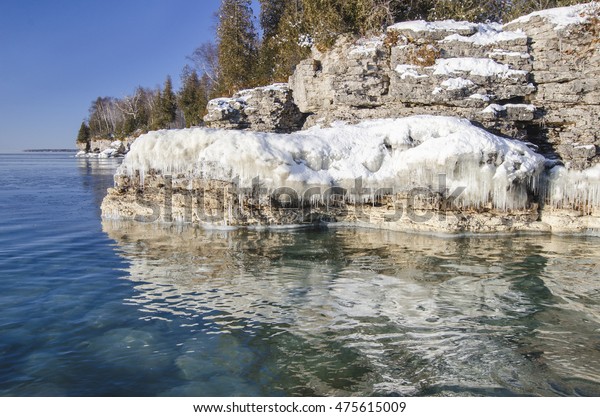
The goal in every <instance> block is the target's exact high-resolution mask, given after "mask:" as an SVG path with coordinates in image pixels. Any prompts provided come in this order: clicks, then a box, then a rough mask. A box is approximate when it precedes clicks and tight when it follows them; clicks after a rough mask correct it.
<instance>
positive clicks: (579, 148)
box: [102, 3, 600, 235]
mask: <svg viewBox="0 0 600 417" xmlns="http://www.w3.org/2000/svg"><path fill="white" fill-rule="evenodd" d="M599 13H600V7H599V6H598V5H597V4H595V3H590V4H588V5H579V6H573V7H570V8H561V9H553V10H548V11H544V12H538V13H534V14H532V15H529V16H525V17H523V18H520V19H517V20H516V21H513V22H510V23H509V24H507V25H504V26H501V25H497V24H472V23H468V22H453V21H445V22H403V23H400V24H396V25H394V26H391V27H389V28H388V29H387V32H386V33H385V34H384V35H382V36H381V37H378V38H373V39H357V40H356V39H348V38H344V39H340V40H339V41H338V43H337V44H336V45H335V46H334V48H333V49H331V50H329V51H326V52H319V51H317V50H315V51H314V53H313V56H312V57H311V58H310V59H308V60H305V61H303V62H302V63H301V64H300V65H299V66H298V67H297V69H296V72H295V73H294V75H293V76H292V77H291V78H290V82H289V84H288V85H285V84H278V85H275V86H268V87H260V88H258V89H253V90H245V91H242V92H240V93H238V94H236V95H235V96H234V97H231V98H221V99H216V100H213V101H212V102H211V103H209V107H208V115H207V116H206V118H205V121H206V123H207V125H208V126H210V127H213V128H214V129H205V128H196V129H184V130H181V131H161V132H150V133H149V134H147V135H143V136H141V137H140V138H138V139H137V140H136V142H134V143H133V144H132V145H131V151H130V152H129V153H128V154H127V156H126V158H125V160H124V164H123V166H122V167H121V169H120V170H119V171H118V173H117V175H116V176H115V187H114V188H112V189H110V190H109V192H108V195H107V197H106V198H105V199H104V201H103V204H102V213H103V216H104V217H105V218H118V219H130V220H136V221H140V222H156V221H162V222H186V223H195V224H199V225H203V226H207V227H289V226H298V225H311V224H330V225H346V226H348V225H349V226H359V227H375V228H385V229H390V230H399V231H409V232H426V233H449V234H456V233H515V232H534V233H580V234H590V235H600V168H599V167H600V165H598V162H599V161H600V151H599V150H600V133H598V132H599V131H598V128H597V127H598V124H599V123H600V88H599V87H600V69H599V66H598V64H599V63H600V51H599V49H600V44H599V43H598V42H597V39H598V33H600V20H599V19H598V16H599ZM423 114H425V115H436V116H437V117H436V116H417V119H415V118H414V117H413V118H411V117H409V116H414V115H423ZM439 116H447V120H446V119H443V118H440V117H439ZM418 117H425V118H423V119H418ZM427 117H429V118H427ZM381 119H386V120H381ZM464 119H468V120H470V121H471V123H472V124H468V125H467V124H466V123H467V122H466V120H464ZM368 120H374V121H373V122H372V123H371V124H369V122H365V121H368ZM376 120H379V121H376ZM340 122H343V123H342V124H340ZM357 122H361V123H359V125H358V127H356V129H357V130H356V129H355V130H352V129H354V128H351V127H348V123H350V124H352V123H357ZM416 122H420V123H421V124H422V126H423V127H419V126H421V125H419V124H415V123H416ZM377 123H379V124H377ZM428 125H430V126H428ZM311 126H312V128H311ZM326 126H332V127H331V128H329V129H330V130H328V129H327V128H325V127H326ZM300 128H303V129H304V130H302V131H300V132H298V130H299V129H300ZM426 128H429V130H428V129H426ZM223 129H229V130H227V132H229V133H225V132H226V131H225V130H223ZM307 129H308V130H307ZM361 129H362V130H361ZM386 129H387V130H386ZM403 129H404V130H406V132H405V131H404V130H403ZM253 131H257V132H278V133H256V134H253V133H252V132H253ZM289 132H297V133H292V134H289ZM303 132H304V133H303ZM490 132H491V133H490ZM353 135H354V136H355V137H356V141H354V142H347V141H346V139H347V138H348V137H351V138H352V137H354V136H353ZM323 137H325V139H323V141H322V142H319V140H321V139H322V138H323ZM508 137H510V138H513V139H507V138H508ZM319 138H321V139H319ZM364 138H367V139H368V140H367V139H364ZM359 139H361V140H363V139H364V140H365V141H367V142H368V141H371V142H368V143H369V146H370V147H368V146H366V145H365V146H363V145H362V144H361V141H360V140H359ZM310 141H314V146H313V148H310V143H311V142H310ZM307 142H308V143H309V145H306V143H307ZM175 144H176V145H175ZM334 145H335V146H334ZM411 158H412V159H411ZM406 161H409V162H406ZM344 164H346V165H344ZM342 166H343V169H342V168H340V167H342ZM344 169H345V171H344ZM440 175H443V178H444V181H445V182H444V185H448V187H441V186H439V184H438V183H436V182H435V181H434V180H437V179H438V177H439V176H440ZM357 180H359V181H364V184H365V189H364V192H363V186H362V182H356V181H357ZM446 182H447V183H446ZM460 187H462V188H464V190H463V191H461V193H458V194H457V193H456V192H454V191H453V190H456V189H458V188H460ZM309 190H312V191H310V192H309ZM357 190H359V191H357Z"/></svg>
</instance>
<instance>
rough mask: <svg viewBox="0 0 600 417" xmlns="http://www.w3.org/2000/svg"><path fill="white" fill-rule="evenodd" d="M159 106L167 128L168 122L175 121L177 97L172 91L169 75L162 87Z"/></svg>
mask: <svg viewBox="0 0 600 417" xmlns="http://www.w3.org/2000/svg"><path fill="white" fill-rule="evenodd" d="M161 107H162V112H163V116H164V125H165V128H169V126H170V124H171V123H173V122H174V121H175V116H176V113H177V97H176V96H175V93H174V92H173V82H172V81H171V77H170V76H167V79H166V80H165V86H164V88H163V93H162V100H161Z"/></svg>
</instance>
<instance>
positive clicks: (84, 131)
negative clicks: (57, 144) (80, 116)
mask: <svg viewBox="0 0 600 417" xmlns="http://www.w3.org/2000/svg"><path fill="white" fill-rule="evenodd" d="M77 142H78V143H82V144H85V145H86V146H85V148H86V150H89V147H90V128H89V126H88V125H87V123H85V122H81V127H80V128H79V133H78V134H77Z"/></svg>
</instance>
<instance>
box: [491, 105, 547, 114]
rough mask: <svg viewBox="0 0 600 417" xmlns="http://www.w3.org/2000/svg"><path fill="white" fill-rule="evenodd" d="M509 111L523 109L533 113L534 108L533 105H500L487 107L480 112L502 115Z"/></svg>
mask: <svg viewBox="0 0 600 417" xmlns="http://www.w3.org/2000/svg"><path fill="white" fill-rule="evenodd" d="M509 109H523V110H526V111H529V112H534V111H535V109H536V108H535V106H534V105H533V104H505V105H501V104H495V103H494V104H490V105H489V106H487V107H486V108H485V109H483V110H482V111H481V113H492V114H498V113H502V112H505V111H507V110H509Z"/></svg>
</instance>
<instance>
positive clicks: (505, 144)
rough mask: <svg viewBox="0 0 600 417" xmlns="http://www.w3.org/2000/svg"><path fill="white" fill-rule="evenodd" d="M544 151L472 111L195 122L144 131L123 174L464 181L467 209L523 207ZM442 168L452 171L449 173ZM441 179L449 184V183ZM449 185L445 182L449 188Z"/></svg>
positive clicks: (310, 181)
mask: <svg viewBox="0 0 600 417" xmlns="http://www.w3.org/2000/svg"><path fill="white" fill-rule="evenodd" d="M544 161H545V159H544V158H543V157H542V156H541V155H538V154H536V153H535V152H533V151H532V150H530V149H529V148H528V147H527V146H526V145H525V144H524V143H522V142H518V141H513V140H509V139H505V138H501V137H498V136H495V135H493V134H491V133H489V132H486V131H485V130H483V129H480V128H477V127H475V126H473V125H472V124H471V123H470V122H469V121H467V120H465V119H458V118H454V117H441V116H412V117H407V118H401V119H381V120H370V121H364V122H362V123H360V124H358V125H346V124H342V123H338V124H336V125H334V126H333V127H331V128H320V127H315V128H311V129H308V130H304V131H300V132H295V133H292V134H275V133H259V132H250V131H231V130H215V129H205V128H192V129H183V130H162V131H157V132H150V133H148V134H146V135H144V136H142V137H140V138H139V139H138V140H137V141H136V142H135V143H134V144H133V145H132V147H131V151H130V152H129V154H128V155H127V156H126V158H125V160H124V162H123V164H122V166H121V168H120V171H119V172H118V175H129V176H134V175H137V174H138V173H139V175H140V177H141V180H142V182H143V178H144V176H145V175H146V174H147V173H149V172H150V171H151V170H152V171H155V172H160V173H162V174H166V175H173V176H176V175H179V174H184V175H186V176H190V177H194V178H205V179H216V180H224V181H232V180H233V179H234V178H235V179H237V181H239V183H240V185H242V186H248V185H249V184H252V180H253V179H255V178H256V177H259V178H260V183H261V187H266V188H267V189H269V190H274V189H276V188H278V187H290V188H292V189H294V190H295V191H296V192H297V193H298V195H304V192H305V191H306V190H308V189H309V188H311V187H314V186H320V187H332V186H335V187H343V188H344V189H346V190H350V189H352V188H353V187H354V185H355V179H357V178H360V179H361V180H362V184H363V186H364V187H365V189H370V190H371V191H370V192H371V193H374V192H375V191H374V190H382V189H387V190H390V189H391V190H393V192H394V193H402V192H410V191H411V190H414V189H415V188H419V187H425V188H427V189H430V190H432V191H433V192H439V193H440V194H441V195H442V196H447V195H448V194H447V193H452V192H453V191H455V190H457V189H462V188H464V191H463V192H462V193H461V194H460V196H459V198H458V199H457V204H459V205H462V206H463V207H483V206H485V207H489V206H491V207H495V208H498V209H518V208H524V207H525V206H526V205H527V203H528V196H529V194H530V192H531V190H535V189H536V187H537V184H538V177H539V175H540V174H541V172H542V171H543V167H544ZM440 175H443V176H444V179H443V181H441V180H440ZM440 183H441V184H442V185H441V186H440ZM440 187H442V188H440Z"/></svg>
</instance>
